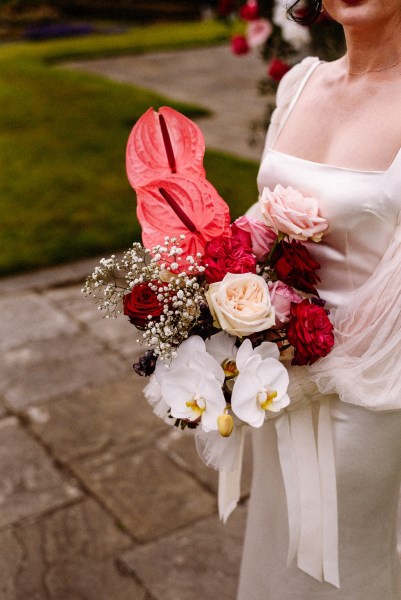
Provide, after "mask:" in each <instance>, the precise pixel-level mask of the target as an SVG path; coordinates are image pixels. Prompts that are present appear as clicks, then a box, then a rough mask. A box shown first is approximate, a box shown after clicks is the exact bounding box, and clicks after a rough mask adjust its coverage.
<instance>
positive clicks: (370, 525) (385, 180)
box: [237, 58, 401, 600]
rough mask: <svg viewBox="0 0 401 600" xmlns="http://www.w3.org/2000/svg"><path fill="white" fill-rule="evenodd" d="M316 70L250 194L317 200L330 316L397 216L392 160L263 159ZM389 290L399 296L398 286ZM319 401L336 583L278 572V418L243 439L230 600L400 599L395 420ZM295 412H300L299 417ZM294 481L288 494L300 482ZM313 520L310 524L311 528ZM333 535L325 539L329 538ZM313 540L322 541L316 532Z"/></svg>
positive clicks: (282, 542)
mask: <svg viewBox="0 0 401 600" xmlns="http://www.w3.org/2000/svg"><path fill="white" fill-rule="evenodd" d="M317 64H318V60H317V59H313V58H309V59H305V60H304V61H303V62H302V63H300V65H298V66H297V67H295V68H294V69H292V71H291V72H290V74H289V75H288V76H287V77H286V79H285V80H283V82H282V85H281V86H280V89H279V94H278V108H277V109H276V112H275V114H274V116H273V119H272V125H271V127H270V131H269V133H268V137H267V144H266V149H265V152H264V156H263V160H262V163H261V167H260V172H259V176H258V185H259V189H260V190H261V189H262V188H263V187H264V186H269V187H270V188H271V189H272V188H274V186H275V185H276V184H278V183H280V184H281V185H283V186H292V187H294V188H296V189H298V190H300V191H302V192H304V193H307V194H310V195H312V196H315V197H316V198H318V200H319V206H320V212H321V214H322V216H324V217H326V218H327V219H328V222H329V232H328V233H327V234H326V235H325V236H324V238H323V240H322V242H321V243H319V244H313V246H312V247H311V248H310V249H311V252H312V254H313V256H314V257H315V258H316V259H317V260H318V261H319V263H320V264H321V270H320V271H319V275H320V277H321V283H320V285H319V286H318V289H319V293H320V295H321V297H322V298H324V299H325V300H326V301H327V306H328V307H329V308H333V307H334V308H335V307H337V306H338V305H339V304H341V303H344V302H346V301H347V298H348V297H349V296H350V294H352V291H353V290H354V289H356V288H358V287H359V286H361V285H362V284H364V283H365V282H366V281H367V280H368V279H369V277H370V276H371V275H372V273H373V272H374V270H375V268H376V267H377V266H378V264H379V262H380V260H381V259H382V257H383V255H384V254H385V252H386V249H387V247H388V246H389V244H390V242H391V240H392V236H393V234H394V231H395V229H396V226H397V217H398V213H399V211H400V210H401V152H400V153H399V154H398V155H397V157H396V158H395V160H394V162H393V164H392V165H391V166H390V168H389V169H388V170H387V171H386V172H381V171H373V172H372V171H368V172H366V171H358V170H353V169H347V168H339V167H333V166H329V165H324V164H319V163H315V162H311V161H307V160H303V159H300V158H296V157H293V156H290V155H287V154H283V153H281V152H278V151H275V150H274V149H272V146H273V145H274V140H275V138H276V137H277V134H278V132H279V131H280V128H281V127H283V125H284V123H285V120H286V117H287V116H288V115H289V113H290V112H291V110H292V108H293V106H294V104H295V103H296V101H297V98H298V96H299V94H300V93H301V92H302V89H303V86H304V85H305V83H306V82H307V80H308V78H309V76H310V75H311V74H312V73H313V71H314V68H315V67H316V65H317ZM250 214H251V216H254V217H255V216H256V217H257V216H258V208H257V207H256V206H255V207H253V208H252V209H251V211H250ZM398 284H399V289H400V290H401V281H400V280H399V281H398ZM399 367H400V369H401V363H399ZM302 369H303V368H299V367H293V368H291V371H292V373H291V375H292V377H293V379H295V380H296V379H297V377H298V374H297V373H298V372H299V373H302V377H305V373H304V371H303V370H302ZM298 370H299V371H298ZM345 370H346V369H345ZM399 376H400V375H399V373H398V372H396V373H394V374H393V377H394V378H395V379H397V378H399ZM301 385H302V386H304V384H303V383H302V384H301ZM305 389H306V388H305ZM305 393H307V392H305ZM320 398H326V402H327V403H328V404H327V406H328V407H329V415H330V420H331V436H332V443H333V451H334V464H335V479H336V485H337V506H336V507H335V511H337V514H338V573H339V581H338V582H337V584H336V583H334V585H333V583H328V579H329V578H326V577H322V579H323V581H318V580H317V578H316V577H313V576H311V575H309V574H307V573H306V572H305V570H307V569H302V557H301V558H300V556H299V552H298V565H297V557H295V558H294V557H293V560H291V561H290V563H289V564H288V565H287V553H288V546H289V543H290V542H289V537H290V528H291V525H289V514H288V510H287V501H288V497H287V496H288V493H291V489H292V482H291V473H290V475H288V473H287V475H286V478H287V479H286V486H288V490H287V489H286V487H285V485H284V480H283V469H282V467H283V465H282V461H281V456H280V455H279V450H278V440H277V437H278V435H277V431H278V429H277V422H278V421H280V419H282V417H279V418H278V419H276V421H269V422H267V423H265V425H264V426H263V427H262V428H260V429H259V430H254V431H253V432H252V435H253V442H254V443H253V447H254V473H253V485H252V490H251V499H250V503H249V516H248V524H247V531H246V538H245V545H244V552H243V562H242V568H241V575H240V584H239V591H238V597H237V598H238V600H298V599H299V600H329V599H330V600H331V599H332V598H333V599H334V598H335V599H337V600H400V598H401V582H400V564H399V559H398V555H397V548H396V520H397V505H398V497H399V489H400V475H401V410H379V409H375V410H368V409H367V408H365V407H363V406H358V405H356V404H357V403H354V404H352V403H349V402H344V401H342V400H340V399H339V397H338V395H336V394H332V393H331V395H329V396H320ZM313 400H319V394H316V393H314V396H313ZM319 404H320V402H319V401H317V402H312V404H311V406H312V413H313V418H314V433H315V435H316V436H318V435H319V432H318V427H319V425H318V420H317V419H318V416H317V413H318V411H319ZM304 410H307V408H300V409H299V411H298V412H299V413H302V411H304ZM309 410H310V407H309ZM321 435H322V434H321ZM323 437H324V436H323ZM323 443H325V440H323ZM300 453H301V456H300V457H298V459H299V461H300V463H301V471H300V472H301V476H302V470H303V471H304V472H305V469H306V475H307V471H308V466H309V465H308V463H307V462H306V464H302V459H303V457H302V449H301V451H300ZM280 461H281V462H280ZM305 461H307V458H306V459H305ZM296 476H297V475H296V474H295V478H296ZM298 477H299V473H298ZM321 477H324V473H321ZM295 478H294V482H293V483H294V486H295V487H296V486H299V481H295ZM286 491H287V496H286ZM326 502H327V499H326ZM331 514H333V513H331ZM315 516H316V519H317V520H318V517H319V518H320V515H315ZM310 518H311V515H309V519H310ZM332 520H333V519H332ZM290 521H291V515H290ZM333 526H334V529H335V528H336V527H337V523H334V524H333V523H331V524H329V527H333ZM319 532H320V533H319ZM336 534H337V532H336V531H334V538H335V537H336ZM316 535H321V530H318V533H317V534H316ZM334 538H333V539H334ZM312 542H313V540H312ZM299 565H301V568H299ZM324 579H326V581H325V580H324Z"/></svg>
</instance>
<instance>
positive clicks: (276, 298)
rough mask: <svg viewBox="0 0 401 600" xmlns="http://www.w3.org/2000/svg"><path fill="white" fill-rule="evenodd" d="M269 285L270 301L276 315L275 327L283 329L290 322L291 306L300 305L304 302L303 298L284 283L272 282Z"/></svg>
mask: <svg viewBox="0 0 401 600" xmlns="http://www.w3.org/2000/svg"><path fill="white" fill-rule="evenodd" d="M268 285H269V292H270V301H271V303H272V306H274V309H275V314H276V325H275V327H276V328H277V329H281V328H282V327H283V325H285V324H286V323H288V321H289V320H290V313H291V304H292V303H295V304H298V302H301V301H302V297H301V296H300V295H299V294H297V293H296V292H295V291H294V289H293V288H291V287H289V286H288V285H286V284H285V283H283V282H282V281H275V282H274V283H273V282H272V281H270V282H269V284H268Z"/></svg>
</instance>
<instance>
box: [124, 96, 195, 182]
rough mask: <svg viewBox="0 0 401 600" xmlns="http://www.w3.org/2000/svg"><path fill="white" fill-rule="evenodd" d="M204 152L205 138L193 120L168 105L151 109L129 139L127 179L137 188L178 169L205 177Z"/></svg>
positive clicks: (187, 173) (183, 172) (188, 173)
mask: <svg viewBox="0 0 401 600" xmlns="http://www.w3.org/2000/svg"><path fill="white" fill-rule="evenodd" d="M160 117H162V119H161V118H160ZM166 131H167V138H166ZM204 153H205V140H204V138H203V135H202V132H201V130H200V129H199V127H198V126H197V125H196V124H195V123H194V122H193V121H191V120H190V119H188V118H187V117H184V115H182V114H181V113H179V112H177V111H176V110H173V109H172V108H169V107H168V106H163V107H162V108H160V109H159V112H158V113H157V112H155V111H154V110H153V108H150V109H149V110H148V111H146V113H145V114H144V115H142V117H141V118H140V119H139V120H138V121H137V122H136V124H135V126H134V127H133V129H132V131H131V134H130V136H129V138H128V143H127V154H126V165H127V175H128V180H129V182H130V184H131V185H132V187H134V188H138V187H142V186H144V185H147V184H148V183H150V182H151V181H153V180H154V179H161V178H165V177H168V176H169V175H171V174H172V173H175V172H176V173H179V174H181V175H188V176H190V177H204V176H205V170H204V168H203V156H204Z"/></svg>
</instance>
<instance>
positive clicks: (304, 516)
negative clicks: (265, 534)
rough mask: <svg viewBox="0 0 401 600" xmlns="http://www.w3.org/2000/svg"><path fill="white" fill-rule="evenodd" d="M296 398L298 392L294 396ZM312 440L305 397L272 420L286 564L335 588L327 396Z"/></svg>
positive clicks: (334, 514) (334, 490) (335, 535)
mask: <svg viewBox="0 0 401 600" xmlns="http://www.w3.org/2000/svg"><path fill="white" fill-rule="evenodd" d="M298 399H299V397H298ZM318 408H319V421H318V442H317V445H316V440H315V432H314V427H313V417H312V407H311V403H310V401H309V400H308V399H307V398H304V399H303V400H300V401H298V402H296V403H295V405H293V406H291V407H290V409H289V410H287V411H285V414H283V415H282V416H280V417H279V418H277V419H276V421H275V426H276V431H277V439H278V451H279V458H280V465H281V471H282V475H283V480H284V488H285V493H286V499H287V511H288V527H289V544H288V559H287V562H288V564H291V563H292V562H293V561H294V559H296V562H297V565H298V567H299V568H300V569H302V570H303V571H304V572H305V573H308V575H310V576H311V577H314V578H315V579H317V580H318V581H323V580H324V581H326V582H328V583H331V584H332V585H334V586H336V587H339V585H340V584H339V569H338V516H337V487H336V472H335V458H334V447H333V439H332V431H331V421H330V406H329V400H328V399H327V400H323V401H322V403H321V405H320V406H319V405H318Z"/></svg>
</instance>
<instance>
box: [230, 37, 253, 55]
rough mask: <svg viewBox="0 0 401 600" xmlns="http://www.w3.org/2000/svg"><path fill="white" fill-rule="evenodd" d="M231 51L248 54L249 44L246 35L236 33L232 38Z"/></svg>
mask: <svg viewBox="0 0 401 600" xmlns="http://www.w3.org/2000/svg"><path fill="white" fill-rule="evenodd" d="M231 52H232V53H233V54H248V52H249V44H248V41H247V39H246V37H245V36H244V35H234V36H233V37H232V38H231Z"/></svg>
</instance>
